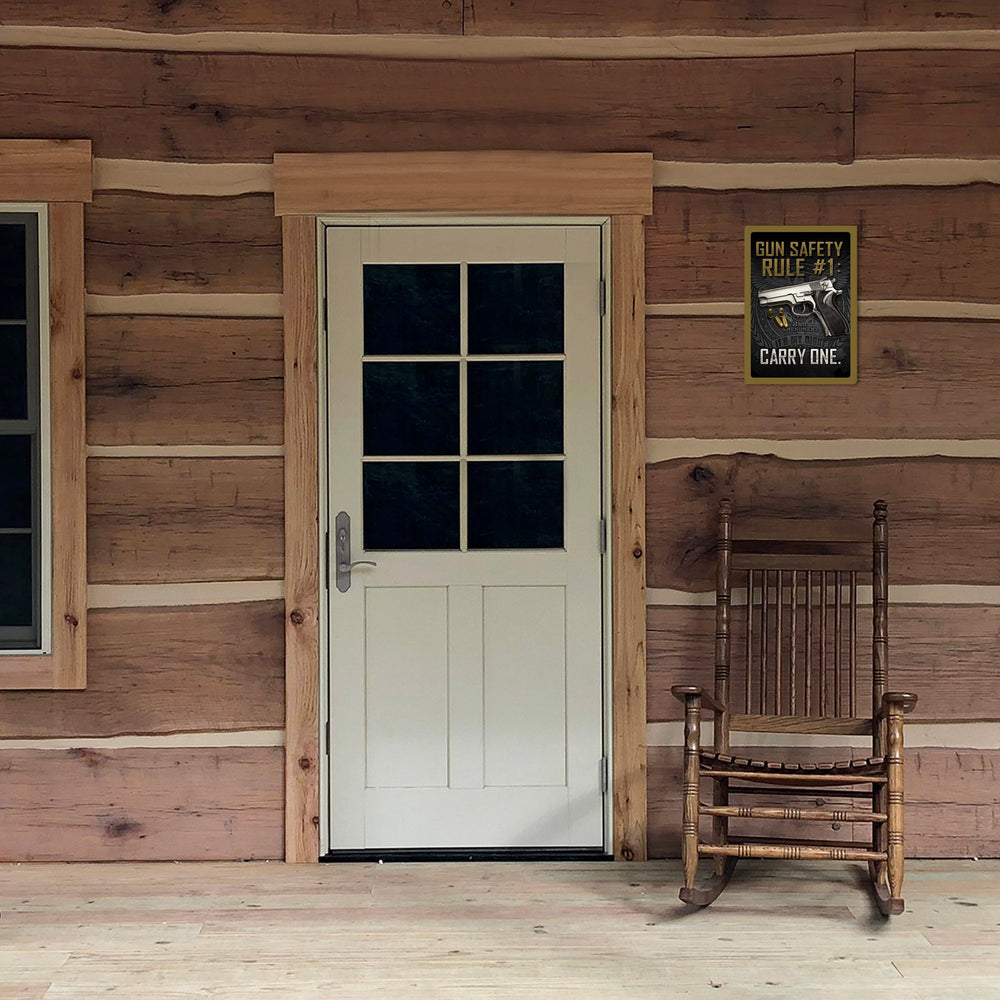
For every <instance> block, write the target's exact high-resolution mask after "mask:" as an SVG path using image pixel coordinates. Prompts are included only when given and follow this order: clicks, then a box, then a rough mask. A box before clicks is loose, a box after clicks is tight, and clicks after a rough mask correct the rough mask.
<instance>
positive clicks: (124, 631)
mask: <svg viewBox="0 0 1000 1000" xmlns="http://www.w3.org/2000/svg"><path fill="white" fill-rule="evenodd" d="M283 613H284V605H283V604H282V602H281V601H259V602H251V603H241V604H222V605H205V606H203V607H177V608H115V609H106V610H91V612H90V616H89V622H90V629H89V632H88V636H87V639H88V642H87V667H88V670H87V689H86V690H85V691H8V692H5V693H4V695H3V697H2V698H0V739H15V738H16V739H56V738H59V737H65V736H67V735H72V736H79V737H107V736H120V735H125V734H155V733H181V732H226V731H238V730H247V729H281V728H282V726H283V725H284V650H283V648H282V619H283Z"/></svg>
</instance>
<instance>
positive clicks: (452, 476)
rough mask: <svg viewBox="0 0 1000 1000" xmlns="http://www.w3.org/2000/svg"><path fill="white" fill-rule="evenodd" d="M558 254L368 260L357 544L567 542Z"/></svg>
mask: <svg viewBox="0 0 1000 1000" xmlns="http://www.w3.org/2000/svg"><path fill="white" fill-rule="evenodd" d="M563 323H564V318H563V265H562V264H468V265H461V264H366V265H364V364H363V376H362V378H363V393H362V399H363V413H364V417H363V421H364V427H363V438H364V475H363V494H364V499H363V502H364V547H365V549H367V550H369V551H374V550H379V549H383V550H384V549H459V550H462V551H465V550H469V549H541V548H561V547H562V546H563V510H564V503H563V465H564V454H563V449H564V445H563V391H564V390H563V381H564V368H565V354H564V350H565V347H564V334H563Z"/></svg>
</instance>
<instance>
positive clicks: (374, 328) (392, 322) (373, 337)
mask: <svg viewBox="0 0 1000 1000" xmlns="http://www.w3.org/2000/svg"><path fill="white" fill-rule="evenodd" d="M460 274H461V271H460V268H459V265H458V264H365V265H364V306H365V318H364V326H365V354H458V350H459V344H460V308H461V285H460Z"/></svg>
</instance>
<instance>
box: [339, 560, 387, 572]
mask: <svg viewBox="0 0 1000 1000" xmlns="http://www.w3.org/2000/svg"><path fill="white" fill-rule="evenodd" d="M377 565H378V563H377V562H375V560H374V559H355V560H354V562H349V563H337V572H338V573H350V572H351V570H352V569H354V567H355V566H377Z"/></svg>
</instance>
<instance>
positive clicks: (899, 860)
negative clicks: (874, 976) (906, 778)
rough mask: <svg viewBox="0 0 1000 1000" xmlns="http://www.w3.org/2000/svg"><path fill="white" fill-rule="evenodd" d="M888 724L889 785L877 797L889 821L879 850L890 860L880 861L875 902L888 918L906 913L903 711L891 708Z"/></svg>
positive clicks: (899, 707) (883, 830) (880, 836)
mask: <svg viewBox="0 0 1000 1000" xmlns="http://www.w3.org/2000/svg"><path fill="white" fill-rule="evenodd" d="M886 721H887V725H886V783H885V785H883V790H882V791H881V793H880V794H878V795H877V796H876V799H877V801H878V802H879V803H880V804H881V805H882V806H884V807H885V808H884V811H885V813H886V815H887V817H888V818H887V820H886V822H884V823H882V824H880V827H881V831H882V832H881V833H880V835H879V837H878V847H879V850H882V851H885V852H886V854H887V860H886V862H885V863H884V865H883V863H882V862H879V863H878V866H877V869H878V870H877V876H878V877H877V878H876V879H875V885H874V889H875V902H876V903H877V904H878V908H879V910H880V911H881V912H882V914H883V915H884V916H887V917H888V916H893V915H895V914H898V913H902V912H903V909H904V905H903V897H902V892H903V867H904V862H903V710H902V706H901V705H892V706H890V708H889V713H888V719H887V720H886Z"/></svg>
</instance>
